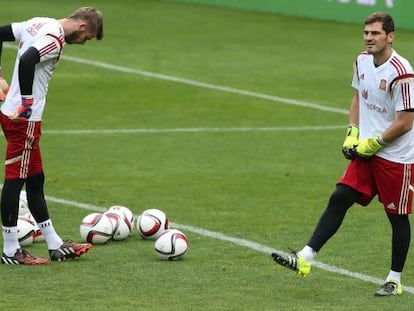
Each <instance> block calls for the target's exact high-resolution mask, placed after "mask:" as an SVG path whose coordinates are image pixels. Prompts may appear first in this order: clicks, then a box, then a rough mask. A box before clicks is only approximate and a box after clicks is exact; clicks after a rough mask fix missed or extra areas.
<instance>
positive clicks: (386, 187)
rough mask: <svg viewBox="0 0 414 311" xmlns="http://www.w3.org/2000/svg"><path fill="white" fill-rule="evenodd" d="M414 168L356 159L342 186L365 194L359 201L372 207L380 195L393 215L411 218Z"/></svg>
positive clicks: (342, 180) (375, 157)
mask: <svg viewBox="0 0 414 311" xmlns="http://www.w3.org/2000/svg"><path fill="white" fill-rule="evenodd" d="M413 173H414V166H413V165H411V164H401V163H394V162H390V161H388V160H385V159H382V158H380V157H377V156H374V157H372V158H370V159H362V158H356V159H354V160H353V161H352V162H351V163H350V164H349V165H348V167H347V168H346V170H345V172H344V174H343V175H342V177H341V178H340V179H339V181H338V183H340V184H345V185H348V186H350V187H352V188H354V189H355V190H357V191H359V192H361V193H362V197H361V199H360V200H359V201H358V203H359V204H361V205H364V206H366V205H368V204H369V202H371V200H372V199H373V198H374V196H375V195H377V194H378V199H379V201H380V202H381V203H382V204H383V205H384V208H385V211H386V212H387V213H389V214H398V215H407V214H411V209H412V199H413V191H414V190H413V186H412V184H413V177H414V174H413Z"/></svg>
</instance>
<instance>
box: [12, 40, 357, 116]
mask: <svg viewBox="0 0 414 311" xmlns="http://www.w3.org/2000/svg"><path fill="white" fill-rule="evenodd" d="M4 47H5V48H9V49H16V45H15V44H10V43H5V44H4ZM62 59H65V60H68V61H71V62H75V63H79V64H85V65H89V66H94V67H98V68H104V69H108V70H112V71H118V72H124V73H129V74H135V75H139V76H143V77H147V78H153V79H159V80H164V81H170V82H175V83H181V84H186V85H192V86H196V87H200V88H204V89H210V90H214V91H219V92H225V93H233V94H237V95H241V96H247V97H253V98H258V99H263V100H268V101H272V102H277V103H282V104H286V105H292V106H299V107H306V108H311V109H315V110H321V111H328V112H334V113H340V114H348V112H349V111H348V110H346V109H340V108H334V107H329V106H324V105H322V104H317V103H310V102H305V101H300V100H296V99H291V98H285V97H280V96H275V95H270V94H264V93H259V92H254V91H249V90H243V89H237V88H233V87H230V86H223V85H217V84H211V83H205V82H202V81H197V80H192V79H185V78H180V77H175V76H170V75H166V74H160V73H155V72H151V71H146V70H141V69H134V68H130V67H124V66H119V65H114V64H110V63H105V62H101V61H96V60H89V59H84V58H79V57H74V56H68V55H63V56H62Z"/></svg>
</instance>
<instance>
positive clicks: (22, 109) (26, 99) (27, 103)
mask: <svg viewBox="0 0 414 311" xmlns="http://www.w3.org/2000/svg"><path fill="white" fill-rule="evenodd" d="M32 105H33V97H32V96H22V104H21V105H20V106H19V109H17V111H16V113H15V114H13V115H11V116H10V119H11V120H13V121H16V122H24V121H27V120H29V118H30V116H31V115H32Z"/></svg>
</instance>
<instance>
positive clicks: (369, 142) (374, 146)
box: [354, 136, 386, 158]
mask: <svg viewBox="0 0 414 311" xmlns="http://www.w3.org/2000/svg"><path fill="white" fill-rule="evenodd" d="M385 146H386V143H385V142H384V141H383V140H382V138H381V136H378V137H371V138H367V139H361V140H360V141H359V143H358V146H356V147H355V151H354V152H355V154H356V155H357V156H359V157H362V158H370V157H372V156H373V155H374V154H376V153H377V152H378V151H380V150H381V149H383V148H384V147H385Z"/></svg>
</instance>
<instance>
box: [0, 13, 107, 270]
mask: <svg viewBox="0 0 414 311" xmlns="http://www.w3.org/2000/svg"><path fill="white" fill-rule="evenodd" d="M102 37H103V17H102V14H101V12H100V11H99V10H96V9H95V8H91V7H82V8H79V9H77V10H75V11H74V12H73V13H72V14H70V15H69V16H68V17H66V18H61V19H55V18H48V17H33V18H31V19H28V20H25V21H19V22H14V23H11V24H6V25H2V26H0V57H1V52H2V48H3V42H5V41H11V42H13V41H14V42H16V43H17V44H16V46H18V48H17V56H16V61H15V65H14V71H13V77H12V80H11V84H10V87H9V86H8V84H7V82H5V79H4V78H3V74H2V72H1V71H0V77H1V78H0V90H1V91H0V100H4V102H3V103H2V105H1V114H0V122H1V127H2V130H3V133H4V137H5V138H6V140H7V149H6V156H5V158H6V161H5V174H4V183H3V187H2V193H1V200H0V207H1V220H2V225H3V226H2V229H3V230H2V236H3V253H2V256H1V261H2V263H3V264H8V265H45V264H48V263H49V258H50V260H53V261H65V260H66V259H68V258H75V257H79V256H81V255H83V254H84V253H86V252H87V251H88V250H89V249H90V248H91V247H92V245H91V244H89V243H75V242H71V241H64V240H63V239H62V238H61V237H60V236H59V235H58V233H57V232H56V230H55V228H54V226H53V224H52V221H51V219H50V216H49V212H48V208H47V205H46V200H45V196H44V191H43V188H44V181H45V176H44V172H43V164H42V157H41V152H40V145H39V140H40V138H41V126H42V117H43V111H44V108H45V105H46V95H47V91H48V85H49V80H50V78H51V77H52V74H53V71H54V69H55V67H56V66H57V64H58V62H59V59H60V57H61V55H62V52H63V48H64V46H65V44H84V43H85V42H87V41H89V40H91V39H94V38H96V39H97V40H100V39H102ZM56 104H59V103H56ZM23 186H26V193H27V202H28V205H29V209H30V212H31V214H32V215H33V217H34V219H35V220H36V222H37V224H38V226H39V228H40V231H41V232H42V234H43V236H44V238H45V241H46V244H47V247H48V251H49V252H48V257H49V258H44V257H36V256H34V255H32V254H30V253H29V252H28V251H27V250H24V249H21V247H20V245H19V241H18V228H17V219H18V212H19V197H20V191H21V190H22V188H23Z"/></svg>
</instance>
